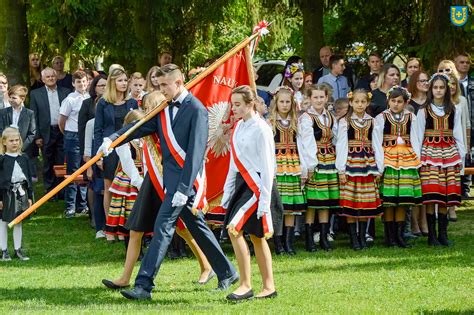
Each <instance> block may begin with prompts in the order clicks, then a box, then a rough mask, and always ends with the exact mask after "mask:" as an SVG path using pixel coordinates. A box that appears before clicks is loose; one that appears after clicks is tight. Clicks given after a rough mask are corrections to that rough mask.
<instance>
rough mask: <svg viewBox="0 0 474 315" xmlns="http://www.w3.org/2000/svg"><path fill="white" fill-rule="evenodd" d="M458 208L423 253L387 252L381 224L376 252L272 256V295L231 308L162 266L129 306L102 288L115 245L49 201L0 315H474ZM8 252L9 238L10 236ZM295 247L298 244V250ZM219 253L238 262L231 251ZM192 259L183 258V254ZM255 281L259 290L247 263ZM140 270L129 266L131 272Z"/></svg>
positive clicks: (465, 233) (183, 272)
mask: <svg viewBox="0 0 474 315" xmlns="http://www.w3.org/2000/svg"><path fill="white" fill-rule="evenodd" d="M472 207H473V205H472V204H471V205H468V207H466V208H461V209H460V211H459V214H458V217H459V220H458V222H456V223H451V224H450V226H449V229H448V233H449V236H450V238H451V239H452V240H454V242H455V245H454V246H453V247H452V248H430V247H428V246H427V245H426V239H425V238H423V239H419V240H417V241H415V242H414V244H413V245H414V246H413V247H412V248H410V249H406V250H402V249H392V248H384V247H383V245H382V244H381V242H382V240H381V235H383V234H382V231H381V227H382V224H380V223H378V224H377V229H378V231H377V233H378V239H377V240H376V246H375V247H374V248H371V249H368V250H364V251H359V252H354V251H352V250H350V249H349V248H348V240H347V238H346V237H345V236H342V235H341V236H340V237H339V240H337V241H336V243H335V246H336V247H337V249H336V250H335V251H333V252H331V253H325V252H324V253H323V252H321V251H318V252H316V253H313V254H309V253H306V252H304V251H303V249H302V248H299V252H298V255H297V256H294V257H275V258H274V273H275V282H276V285H277V289H278V293H279V297H278V298H276V299H273V300H267V301H257V300H253V301H249V302H244V303H240V304H229V303H227V302H226V301H225V295H226V294H227V293H223V292H219V293H215V292H212V291H211V289H212V288H213V287H215V286H216V281H211V283H209V284H207V285H206V286H197V285H195V284H193V283H192V281H193V280H196V279H197V277H198V273H199V268H198V264H197V262H196V260H195V259H194V258H193V259H181V260H178V261H169V260H167V261H165V263H164V264H163V265H162V269H161V271H160V273H159V276H158V277H157V279H156V281H155V283H156V289H155V290H154V291H153V300H152V301H148V302H133V301H128V300H126V299H124V298H122V296H121V295H120V293H119V292H114V291H110V290H106V289H105V288H104V287H103V285H102V284H101V279H102V278H114V277H116V276H118V275H119V274H120V272H121V268H122V264H123V261H124V256H125V254H124V246H123V244H122V243H116V244H112V245H109V244H106V243H105V241H104V240H95V239H94V236H95V233H94V230H93V229H92V228H91V227H90V225H89V223H88V220H87V218H86V217H76V218H74V219H71V220H66V219H64V218H63V217H62V211H63V209H64V204H63V203H62V202H50V203H47V204H46V205H45V206H43V207H42V208H41V209H40V210H39V213H38V214H36V215H35V216H34V217H32V219H30V220H29V221H28V222H26V224H25V225H24V248H25V250H26V252H27V253H28V255H29V256H30V257H31V260H30V261H27V262H20V261H18V260H13V261H11V262H7V263H6V262H3V263H0V314H5V313H11V312H16V313H25V312H35V313H52V312H56V313H58V312H61V313H94V314H95V313H111V312H119V313H137V312H140V313H156V312H157V311H161V312H166V313H170V312H173V313H174V312H183V313H189V312H193V311H194V312H200V313H202V312H205V313H217V312H225V313H231V312H232V313H234V312H235V313H236V312H239V313H274V314H277V313H293V314H295V313H337V314H348V313H350V314H354V313H355V314H357V313H358V314H360V313H363V314H375V313H377V314H378V313H383V314H386V313H395V314H406V313H424V314H432V313H439V314H446V313H451V314H454V313H456V314H458V313H465V314H473V313H474V281H473V280H474V272H473V257H474V243H473V241H472V239H473V236H474V232H473V230H474V210H472ZM9 245H10V253H12V250H13V249H12V247H13V245H12V240H11V236H10V242H9ZM300 245H301V244H300ZM225 251H226V252H227V253H228V254H229V257H231V259H232V261H233V262H235V258H234V256H233V253H232V250H231V247H230V245H228V244H227V245H225ZM189 252H190V251H189ZM252 270H253V271H254V274H253V276H254V277H253V283H254V286H255V289H256V290H259V289H260V283H261V282H260V278H259V276H258V273H257V270H258V269H257V265H256V264H255V261H254V260H253V264H252ZM137 271H138V268H136V270H135V272H137Z"/></svg>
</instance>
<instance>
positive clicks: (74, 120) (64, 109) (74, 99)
mask: <svg viewBox="0 0 474 315" xmlns="http://www.w3.org/2000/svg"><path fill="white" fill-rule="evenodd" d="M88 98H90V95H89V93H87V92H86V93H84V94H81V93H79V92H77V91H74V92H72V93H71V94H69V95H68V96H67V97H66V98H65V99H64V100H63V102H62V103H61V108H60V109H59V114H61V115H63V116H66V117H67V119H66V126H65V127H64V130H66V131H71V132H77V131H78V121H79V111H80V110H81V106H82V102H84V100H86V99H88Z"/></svg>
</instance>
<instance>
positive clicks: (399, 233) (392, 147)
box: [373, 86, 421, 247]
mask: <svg viewBox="0 0 474 315" xmlns="http://www.w3.org/2000/svg"><path fill="white" fill-rule="evenodd" d="M387 97H388V107H389V108H388V109H386V110H384V111H383V112H382V113H380V114H379V115H378V116H377V117H376V118H375V132H376V134H377V136H376V137H374V138H373V141H374V142H375V141H381V142H380V143H377V145H376V146H377V147H380V146H382V147H383V150H384V166H385V170H384V173H383V179H382V182H381V189H380V190H381V195H382V199H383V206H384V224H385V243H386V245H387V246H395V245H398V246H400V247H407V244H406V243H405V239H404V228H405V216H406V208H407V207H411V206H417V205H419V204H421V182H420V176H419V174H418V168H419V167H420V166H421V162H420V159H419V157H418V156H417V155H416V154H415V151H414V150H413V147H418V146H419V145H418V141H419V140H418V135H417V126H416V118H415V114H413V113H411V112H409V111H408V110H406V109H405V107H406V106H407V105H408V101H409V100H410V93H408V91H407V90H406V89H405V88H403V87H399V86H394V87H392V88H391V89H390V90H389V91H388V93H387Z"/></svg>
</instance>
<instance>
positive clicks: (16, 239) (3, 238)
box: [0, 220, 23, 250]
mask: <svg viewBox="0 0 474 315" xmlns="http://www.w3.org/2000/svg"><path fill="white" fill-rule="evenodd" d="M22 237H23V229H22V226H21V223H19V224H17V225H15V226H14V227H13V245H14V247H15V250H17V249H20V248H21V239H22ZM7 248H8V223H7V222H4V221H2V220H0V249H1V250H7Z"/></svg>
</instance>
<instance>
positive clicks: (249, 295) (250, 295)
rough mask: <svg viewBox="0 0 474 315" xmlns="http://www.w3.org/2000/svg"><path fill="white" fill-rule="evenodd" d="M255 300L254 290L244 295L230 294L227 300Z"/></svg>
mask: <svg viewBox="0 0 474 315" xmlns="http://www.w3.org/2000/svg"><path fill="white" fill-rule="evenodd" d="M251 298H253V290H252V289H250V291H248V292H247V293H244V294H241V295H239V294H235V293H231V294H229V295H228V296H227V297H226V299H228V300H229V301H243V300H249V299H251Z"/></svg>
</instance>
